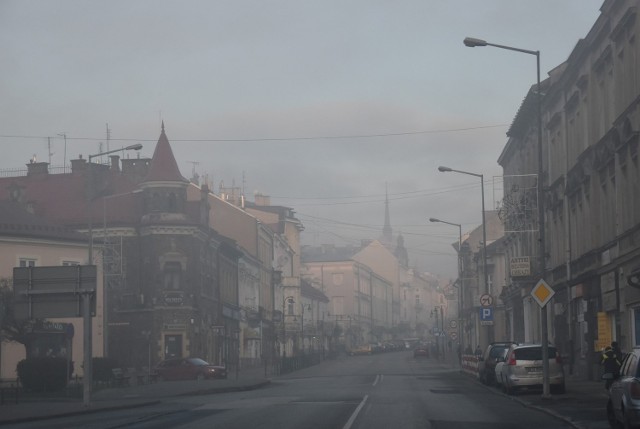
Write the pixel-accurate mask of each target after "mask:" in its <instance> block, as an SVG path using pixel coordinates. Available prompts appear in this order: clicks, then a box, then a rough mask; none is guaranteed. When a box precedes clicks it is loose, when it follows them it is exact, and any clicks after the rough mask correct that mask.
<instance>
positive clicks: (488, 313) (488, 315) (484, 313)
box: [480, 307, 493, 326]
mask: <svg viewBox="0 0 640 429" xmlns="http://www.w3.org/2000/svg"><path fill="white" fill-rule="evenodd" d="M480 325H482V326H490V325H493V308H492V307H482V308H481V309H480Z"/></svg>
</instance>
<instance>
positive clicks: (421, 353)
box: [413, 343, 429, 358]
mask: <svg viewBox="0 0 640 429" xmlns="http://www.w3.org/2000/svg"><path fill="white" fill-rule="evenodd" d="M413 357H414V358H417V357H429V344H427V343H418V344H416V346H415V347H414V348H413Z"/></svg>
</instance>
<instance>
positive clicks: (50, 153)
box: [47, 137, 53, 165]
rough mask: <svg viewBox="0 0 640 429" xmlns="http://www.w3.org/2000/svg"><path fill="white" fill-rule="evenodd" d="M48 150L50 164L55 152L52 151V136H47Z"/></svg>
mask: <svg viewBox="0 0 640 429" xmlns="http://www.w3.org/2000/svg"><path fill="white" fill-rule="evenodd" d="M47 152H48V153H49V165H51V156H52V155H53V152H51V137H47Z"/></svg>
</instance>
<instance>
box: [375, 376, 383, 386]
mask: <svg viewBox="0 0 640 429" xmlns="http://www.w3.org/2000/svg"><path fill="white" fill-rule="evenodd" d="M383 379H384V374H378V375H376V379H375V380H373V387H375V386H376V384H378V382H380V383H382V380H383Z"/></svg>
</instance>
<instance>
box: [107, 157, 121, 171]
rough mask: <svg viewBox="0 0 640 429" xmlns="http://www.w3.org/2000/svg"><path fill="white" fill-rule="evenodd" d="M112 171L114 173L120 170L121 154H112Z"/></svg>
mask: <svg viewBox="0 0 640 429" xmlns="http://www.w3.org/2000/svg"><path fill="white" fill-rule="evenodd" d="M109 158H111V171H113V172H114V173H119V172H120V156H119V155H111V156H110V157H109Z"/></svg>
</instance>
